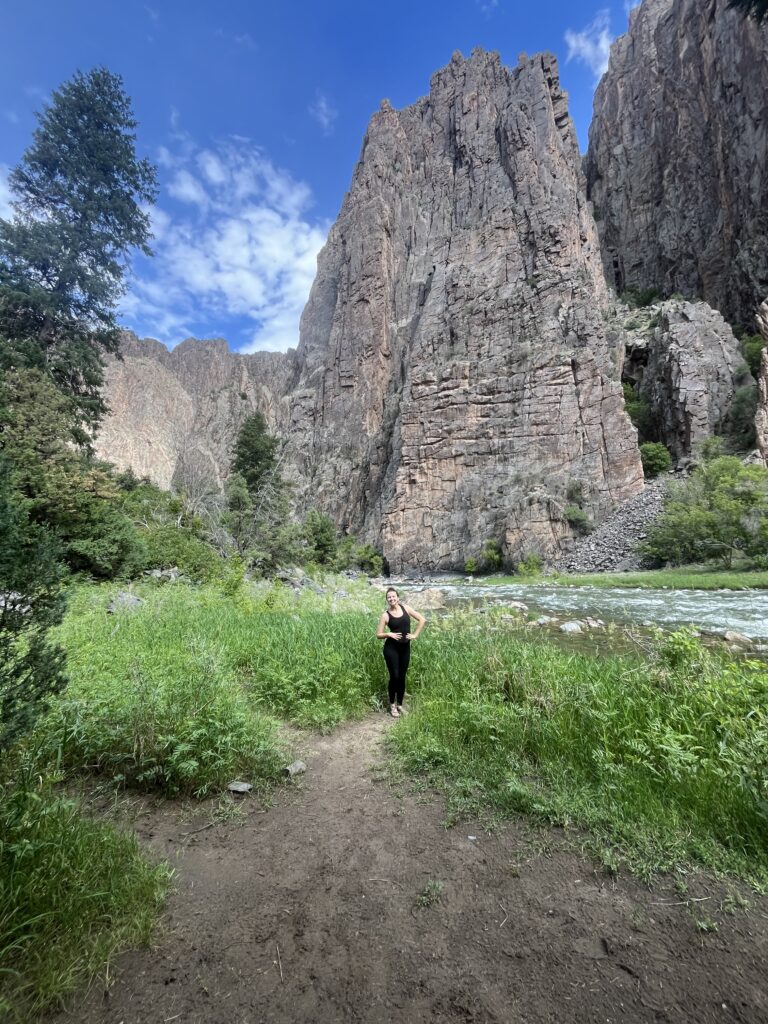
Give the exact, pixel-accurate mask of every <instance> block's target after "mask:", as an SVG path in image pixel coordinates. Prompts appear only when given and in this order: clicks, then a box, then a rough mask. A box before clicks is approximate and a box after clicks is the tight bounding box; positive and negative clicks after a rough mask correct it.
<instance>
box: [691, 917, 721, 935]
mask: <svg viewBox="0 0 768 1024" xmlns="http://www.w3.org/2000/svg"><path fill="white" fill-rule="evenodd" d="M695 924H696V928H697V930H698V931H700V932H716V931H717V930H718V925H717V921H713V920H712V918H711V917H697V918H695Z"/></svg>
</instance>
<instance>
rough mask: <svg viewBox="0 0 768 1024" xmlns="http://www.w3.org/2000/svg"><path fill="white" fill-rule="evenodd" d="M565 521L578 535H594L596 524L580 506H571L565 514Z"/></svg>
mask: <svg viewBox="0 0 768 1024" xmlns="http://www.w3.org/2000/svg"><path fill="white" fill-rule="evenodd" d="M563 515H564V516H565V520H566V522H567V523H568V525H569V526H571V527H572V528H573V529H574V530H575V531H576V532H577V533H581V534H587V533H592V531H593V530H594V528H595V524H594V523H593V522H592V520H591V519H590V518H589V516H588V515H587V513H586V512H585V511H584V509H583V508H579V506H578V505H569V506H568V507H567V508H566V509H565V511H564V512H563Z"/></svg>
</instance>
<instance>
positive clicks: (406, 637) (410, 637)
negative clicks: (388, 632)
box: [403, 633, 419, 640]
mask: <svg viewBox="0 0 768 1024" xmlns="http://www.w3.org/2000/svg"><path fill="white" fill-rule="evenodd" d="M418 635H419V634H418V633H403V640H415V639H416V637H417V636H418Z"/></svg>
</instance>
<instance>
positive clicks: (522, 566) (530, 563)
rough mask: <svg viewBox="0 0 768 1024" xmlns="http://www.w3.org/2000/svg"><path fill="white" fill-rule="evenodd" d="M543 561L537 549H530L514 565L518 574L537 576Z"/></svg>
mask: <svg viewBox="0 0 768 1024" xmlns="http://www.w3.org/2000/svg"><path fill="white" fill-rule="evenodd" d="M543 565H544V563H543V560H542V557H541V555H540V554H539V553H538V551H530V552H529V553H528V554H527V555H526V556H525V558H521V559H520V561H519V562H518V563H517V565H516V566H515V572H516V573H517V575H518V576H538V575H540V573H541V570H542V567H543Z"/></svg>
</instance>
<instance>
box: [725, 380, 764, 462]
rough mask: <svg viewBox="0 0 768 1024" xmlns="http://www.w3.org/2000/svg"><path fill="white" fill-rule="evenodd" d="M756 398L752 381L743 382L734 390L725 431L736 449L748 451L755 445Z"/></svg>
mask: <svg viewBox="0 0 768 1024" xmlns="http://www.w3.org/2000/svg"><path fill="white" fill-rule="evenodd" d="M758 398H759V396H758V391H757V386H756V385H755V384H754V383H750V384H744V385H742V386H741V387H739V388H736V391H735V392H734V395H733V401H732V402H731V408H730V410H729V412H728V420H727V422H726V424H725V433H726V434H727V435H728V437H729V438H730V440H731V441H732V443H733V445H734V446H735V448H736V450H737V451H749V450H751V449H752V448H754V447H755V443H756V435H755V413H756V412H757V403H758Z"/></svg>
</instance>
